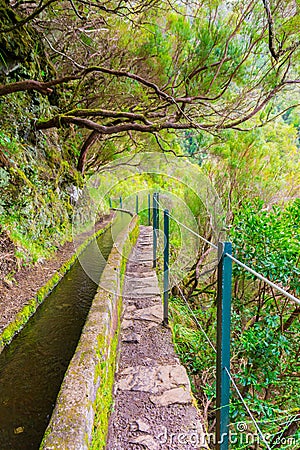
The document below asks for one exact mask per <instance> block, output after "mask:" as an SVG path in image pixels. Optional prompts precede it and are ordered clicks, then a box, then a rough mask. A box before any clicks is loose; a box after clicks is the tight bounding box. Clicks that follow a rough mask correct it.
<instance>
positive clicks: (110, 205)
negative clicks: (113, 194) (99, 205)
mask: <svg viewBox="0 0 300 450" xmlns="http://www.w3.org/2000/svg"><path fill="white" fill-rule="evenodd" d="M108 201H109V207H110V208H112V201H111V198H110V197H109V199H108Z"/></svg>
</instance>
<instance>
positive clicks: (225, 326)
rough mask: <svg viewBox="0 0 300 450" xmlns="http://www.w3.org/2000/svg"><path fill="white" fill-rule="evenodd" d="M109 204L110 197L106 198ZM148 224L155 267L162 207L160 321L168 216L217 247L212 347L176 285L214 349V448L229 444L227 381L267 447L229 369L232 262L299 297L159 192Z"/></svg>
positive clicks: (165, 320)
mask: <svg viewBox="0 0 300 450" xmlns="http://www.w3.org/2000/svg"><path fill="white" fill-rule="evenodd" d="M114 200H117V201H118V202H119V205H120V208H121V209H122V207H123V202H122V197H120V198H118V199H114ZM109 204H110V207H112V200H111V199H109ZM135 205H136V208H135V209H136V211H135V212H136V213H138V212H139V206H138V205H139V199H138V196H136V202H135ZM147 206H148V225H150V224H151V212H152V224H153V267H154V268H155V267H157V249H158V232H159V211H160V210H162V211H163V219H164V220H163V222H164V256H163V272H164V277H163V324H164V325H166V326H167V325H168V322H169V292H170V265H169V246H170V244H169V243H170V220H173V221H175V222H176V223H177V224H178V225H179V226H180V227H183V228H184V229H185V230H187V231H188V232H190V233H191V234H193V235H194V236H196V237H198V238H199V239H201V240H202V241H203V242H205V243H206V244H208V245H209V246H211V247H212V248H214V249H215V250H217V251H218V269H217V343H216V347H215V346H214V344H213V343H212V341H211V340H210V338H209V336H208V335H207V333H206V332H205V330H204V329H203V327H202V325H201V323H200V322H199V320H198V319H197V316H196V315H195V314H194V312H193V310H192V308H191V307H190V304H189V302H188V301H187V299H186V298H185V296H184V294H183V292H182V290H181V288H180V286H177V287H178V289H179V292H180V294H181V297H182V299H183V300H184V301H185V303H186V305H187V307H188V309H189V311H190V312H191V314H192V316H193V318H194V320H195V322H196V324H197V325H198V327H199V328H200V330H201V331H202V333H203V335H204V337H205V339H206V340H207V342H208V343H209V345H210V346H211V348H212V349H213V351H214V352H215V353H216V436H215V441H216V448H217V449H218V450H228V448H229V437H230V432H229V425H230V420H229V404H230V384H232V386H233V388H234V389H235V391H236V392H237V395H238V397H239V398H240V400H241V402H242V404H243V406H244V408H245V409H246V411H247V414H248V415H249V417H250V419H251V421H252V422H253V424H254V426H255V428H256V430H257V432H258V435H259V436H260V438H261V440H262V442H263V443H264V444H265V446H266V448H267V449H268V450H271V447H270V445H269V444H268V442H267V440H266V438H265V436H264V435H263V433H262V431H261V429H260V427H259V425H258V423H257V421H256V420H255V418H254V416H253V414H252V413H251V411H250V409H249V407H248V405H247V403H246V402H245V400H244V398H243V396H242V394H241V392H240V391H239V389H238V386H237V384H236V382H235V380H234V378H233V376H232V375H231V372H230V330H231V294H232V263H233V262H234V263H235V264H238V265H239V266H240V267H242V268H243V269H244V270H246V271H248V272H249V273H251V274H252V275H254V276H255V277H257V278H258V279H260V280H262V281H264V282H265V283H267V284H268V285H269V286H271V287H272V288H273V289H276V290H277V291H279V292H280V293H281V294H282V295H283V296H285V297H287V298H288V299H290V300H292V301H294V302H295V303H297V304H298V305H300V300H299V299H298V298H297V297H295V296H294V295H292V294H290V293H289V292H287V291H285V290H284V289H283V288H281V287H280V286H278V285H277V284H275V283H273V282H272V281H270V280H269V279H267V278H266V277H264V276H263V275H261V274H260V273H258V272H256V271H255V270H254V269H252V268H251V267H249V266H247V265H246V264H244V263H242V262H241V261H239V260H238V259H237V258H235V257H234V256H233V255H232V244H231V243H230V242H219V243H218V245H215V244H214V243H212V242H210V241H208V240H207V239H206V238H204V237H203V236H201V235H200V234H198V233H197V232H195V231H194V230H192V229H191V228H189V227H188V226H186V225H185V224H184V223H182V222H180V221H179V220H178V219H176V218H175V217H174V216H173V215H172V214H171V213H170V212H169V210H168V209H165V208H164V206H163V205H161V204H160V201H159V194H158V193H157V192H155V193H154V194H153V200H152V207H151V195H150V194H148V205H147Z"/></svg>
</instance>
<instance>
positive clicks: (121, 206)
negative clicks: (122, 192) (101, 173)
mask: <svg viewBox="0 0 300 450" xmlns="http://www.w3.org/2000/svg"><path fill="white" fill-rule="evenodd" d="M120 208H121V209H122V208H123V200H122V197H120Z"/></svg>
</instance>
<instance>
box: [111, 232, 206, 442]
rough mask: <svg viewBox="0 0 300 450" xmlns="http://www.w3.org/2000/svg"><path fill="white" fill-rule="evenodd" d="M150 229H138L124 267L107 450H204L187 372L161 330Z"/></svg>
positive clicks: (165, 331)
mask: <svg viewBox="0 0 300 450" xmlns="http://www.w3.org/2000/svg"><path fill="white" fill-rule="evenodd" d="M152 252H153V247H152V228H151V227H141V232H140V236H139V238H138V241H137V243H136V246H135V247H134V249H133V251H132V253H131V255H130V259H129V261H128V264H127V270H126V276H125V284H124V291H123V307H124V311H123V317H122V325H121V339H120V342H121V343H120V359H119V364H118V369H117V373H116V378H115V388H114V408H113V413H112V415H111V418H110V425H109V433H108V441H107V447H106V448H107V450H138V449H149V450H160V449H164V450H166V449H174V450H175V449H176V450H181V449H185V450H192V449H200V448H208V447H207V445H206V443H205V436H204V431H203V426H202V422H201V417H200V414H199V411H198V410H197V409H196V407H195V406H194V404H193V400H192V396H191V389H190V383H189V380H188V376H187V373H186V370H185V369H184V367H183V366H181V365H180V362H179V359H178V357H177V355H176V354H175V351H174V346H173V343H172V333H171V330H170V329H169V328H166V327H165V326H163V325H162V318H163V309H162V301H161V294H160V291H159V287H158V281H157V277H156V273H155V269H153V268H152Z"/></svg>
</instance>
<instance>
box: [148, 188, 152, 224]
mask: <svg viewBox="0 0 300 450" xmlns="http://www.w3.org/2000/svg"><path fill="white" fill-rule="evenodd" d="M150 225H151V195H150V194H148V226H149V227H150Z"/></svg>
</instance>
